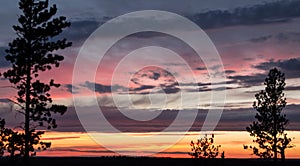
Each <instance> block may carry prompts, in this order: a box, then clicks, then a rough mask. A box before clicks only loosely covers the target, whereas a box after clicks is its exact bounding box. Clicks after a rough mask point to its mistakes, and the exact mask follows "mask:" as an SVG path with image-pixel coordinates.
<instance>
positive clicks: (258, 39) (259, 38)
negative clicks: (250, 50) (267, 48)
mask: <svg viewBox="0 0 300 166" xmlns="http://www.w3.org/2000/svg"><path fill="white" fill-rule="evenodd" d="M270 38H272V35H267V36H261V37H258V38H252V39H250V41H251V42H253V43H262V42H265V41H267V40H268V39H270Z"/></svg>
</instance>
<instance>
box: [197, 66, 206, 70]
mask: <svg viewBox="0 0 300 166" xmlns="http://www.w3.org/2000/svg"><path fill="white" fill-rule="evenodd" d="M195 70H206V67H196V68H195Z"/></svg>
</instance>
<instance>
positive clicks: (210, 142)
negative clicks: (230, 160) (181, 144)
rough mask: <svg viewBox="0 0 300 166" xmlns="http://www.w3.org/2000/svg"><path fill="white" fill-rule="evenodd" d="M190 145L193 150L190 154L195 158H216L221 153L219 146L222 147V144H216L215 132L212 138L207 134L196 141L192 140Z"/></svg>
mask: <svg viewBox="0 0 300 166" xmlns="http://www.w3.org/2000/svg"><path fill="white" fill-rule="evenodd" d="M190 146H191V150H192V152H190V153H188V154H189V155H190V156H192V157H193V158H216V157H217V156H218V155H219V148H220V147H221V145H214V134H212V135H211V137H210V138H209V137H207V134H205V135H204V137H202V138H200V139H198V140H197V142H196V143H195V142H193V141H191V143H190ZM223 156H224V152H223Z"/></svg>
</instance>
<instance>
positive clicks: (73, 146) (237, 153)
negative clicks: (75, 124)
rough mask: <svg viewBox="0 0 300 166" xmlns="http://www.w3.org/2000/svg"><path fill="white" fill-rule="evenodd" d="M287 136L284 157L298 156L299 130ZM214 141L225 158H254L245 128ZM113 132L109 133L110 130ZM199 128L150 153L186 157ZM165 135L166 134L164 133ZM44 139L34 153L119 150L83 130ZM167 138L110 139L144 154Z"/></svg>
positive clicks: (104, 153) (101, 153)
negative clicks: (125, 141) (48, 143)
mask: <svg viewBox="0 0 300 166" xmlns="http://www.w3.org/2000/svg"><path fill="white" fill-rule="evenodd" d="M176 133H177V134H178V133H179V132H172V133H164V134H166V136H169V137H171V136H172V134H176ZM287 133H288V136H289V137H292V138H294V139H293V141H292V144H293V145H295V147H294V148H292V149H287V150H286V158H300V154H299V151H300V141H299V138H300V131H288V132H287ZM132 134H138V135H147V134H149V133H132ZM214 134H215V144H216V145H221V148H220V150H219V151H220V152H222V151H224V152H225V157H226V158H257V157H256V156H254V155H251V153H252V151H251V150H244V149H243V145H244V144H245V145H250V144H251V143H252V139H253V138H252V137H250V136H249V134H248V133H247V132H246V131H215V132H214ZM111 136H113V134H111ZM199 136H200V132H188V133H187V134H186V135H185V137H184V138H183V139H182V140H180V141H179V142H178V143H177V144H175V145H173V146H172V147H170V148H168V149H167V150H165V151H163V152H161V153H158V154H155V155H152V156H154V157H180V158H190V156H189V155H188V154H187V153H188V152H190V145H189V144H190V141H191V140H194V141H195V140H197V138H199ZM165 138H166V137H165ZM42 139H43V140H45V141H51V142H52V146H51V148H50V149H49V150H46V151H42V152H38V153H37V155H38V156H59V157H63V156H74V157H76V156H78V157H83V156H90V157H101V156H117V155H119V154H117V153H114V152H111V151H108V150H107V149H105V148H103V147H102V146H101V145H98V144H97V143H95V142H94V141H93V140H92V139H91V138H90V137H89V136H88V134H87V133H79V132H48V133H47V134H46V135H44V136H43V138H42ZM165 141H167V139H162V140H160V141H153V142H151V146H148V145H147V144H146V143H145V142H135V143H134V144H131V143H130V144H128V145H126V144H123V143H122V142H112V144H114V145H116V146H119V147H120V149H121V150H123V151H128V154H140V155H147V152H144V151H141V149H142V148H144V147H145V146H148V147H147V150H149V151H151V149H152V148H153V149H155V148H156V146H163V145H164V142H165Z"/></svg>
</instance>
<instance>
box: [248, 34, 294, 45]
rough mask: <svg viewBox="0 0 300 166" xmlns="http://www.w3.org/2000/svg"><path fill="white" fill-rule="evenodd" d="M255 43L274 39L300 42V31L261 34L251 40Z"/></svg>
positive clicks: (282, 41) (278, 41)
mask: <svg viewBox="0 0 300 166" xmlns="http://www.w3.org/2000/svg"><path fill="white" fill-rule="evenodd" d="M249 41H250V42H253V43H263V42H267V41H274V42H277V43H285V44H286V43H288V42H293V43H295V42H300V33H298V32H281V33H278V34H274V35H267V36H261V37H258V38H252V39H250V40H249Z"/></svg>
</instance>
